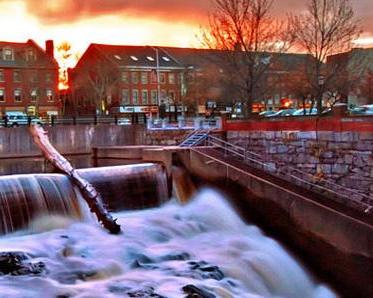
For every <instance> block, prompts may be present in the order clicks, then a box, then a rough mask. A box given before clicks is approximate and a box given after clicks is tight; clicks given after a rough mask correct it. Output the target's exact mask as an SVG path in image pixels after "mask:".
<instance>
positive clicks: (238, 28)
mask: <svg viewBox="0 0 373 298" xmlns="http://www.w3.org/2000/svg"><path fill="white" fill-rule="evenodd" d="M214 2H215V5H216V9H215V11H214V13H213V14H212V15H211V16H210V21H209V26H208V28H207V29H205V30H204V31H203V32H202V42H203V44H204V45H205V46H207V47H209V48H210V49H218V50H222V51H224V52H225V53H224V55H219V56H218V59H219V60H220V61H219V63H221V66H222V68H223V69H224V71H225V73H226V74H229V76H227V79H229V81H230V84H231V85H232V87H234V89H235V90H236V96H237V97H238V98H239V99H240V100H241V101H242V102H243V103H244V104H245V105H246V106H247V108H246V109H244V110H245V111H247V112H248V115H250V114H251V112H252V103H253V101H254V100H255V99H257V96H259V94H263V93H265V92H263V88H265V86H263V80H262V79H263V77H264V76H265V75H266V72H268V70H269V69H270V67H271V65H272V64H273V62H274V61H275V60H276V59H277V58H278V54H279V53H283V52H285V51H286V50H287V49H288V48H289V45H290V44H291V41H292V37H291V35H289V34H288V33H289V30H287V29H288V27H287V25H286V22H285V21H279V20H275V19H273V18H272V17H271V15H270V10H271V7H272V3H273V0H214ZM259 89H261V90H259ZM259 91H260V92H259Z"/></svg>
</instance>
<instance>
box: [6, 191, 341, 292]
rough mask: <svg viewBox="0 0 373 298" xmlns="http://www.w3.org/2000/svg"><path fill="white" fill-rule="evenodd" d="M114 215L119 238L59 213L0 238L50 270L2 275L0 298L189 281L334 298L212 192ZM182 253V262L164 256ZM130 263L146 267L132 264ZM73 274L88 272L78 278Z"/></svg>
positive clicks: (163, 287)
mask: <svg viewBox="0 0 373 298" xmlns="http://www.w3.org/2000/svg"><path fill="white" fill-rule="evenodd" d="M114 216H117V217H119V222H120V224H121V225H122V227H123V233H122V234H121V235H119V236H115V235H109V234H108V233H107V232H106V231H105V230H103V229H102V228H101V227H99V226H98V225H97V224H95V223H92V222H91V223H81V222H80V223H78V222H76V221H75V222H71V221H69V220H66V219H64V218H60V217H58V218H45V219H43V220H39V221H38V222H37V223H34V224H33V225H32V228H30V229H29V230H28V231H26V232H27V233H29V232H30V231H37V232H39V233H37V234H36V233H35V234H31V235H19V234H18V235H8V236H4V237H2V238H0V251H25V252H28V253H29V254H31V255H33V256H34V257H35V259H33V261H35V262H44V263H45V264H46V268H47V270H48V271H47V272H46V273H44V274H41V275H40V276H37V275H35V276H0V297H1V298H2V297H4V298H5V297H6V298H12V297H17V298H19V297H27V298H31V297H38V298H39V297H56V296H58V295H66V296H69V297H90V298H93V297H105V298H106V297H129V296H127V295H126V294H125V293H126V291H128V290H129V288H130V289H132V290H136V289H142V288H146V287H153V288H154V293H157V294H159V295H162V296H165V297H185V296H186V294H185V293H184V292H183V291H182V287H183V286H185V285H188V284H193V285H195V286H197V287H199V288H203V289H204V290H207V291H209V292H211V293H214V295H215V296H216V297H243V298H244V297H294V298H299V297H301V298H307V297H335V295H334V294H333V293H332V292H331V291H330V290H329V289H328V288H327V287H325V286H323V285H320V284H316V283H314V282H313V281H312V280H311V279H310V277H308V276H307V274H306V273H305V271H304V270H303V269H302V268H301V266H300V265H298V264H297V262H296V261H295V260H294V259H293V258H292V257H290V256H289V254H288V253H286V252H285V251H284V249H283V248H282V247H281V246H280V245H279V244H278V243H277V242H275V241H274V240H272V239H270V238H268V237H265V236H264V235H263V234H262V233H261V231H260V230H259V229H258V228H257V227H255V226H249V225H246V224H244V223H243V222H242V221H241V220H240V219H239V218H238V216H237V215H236V214H235V213H234V211H233V210H232V209H231V208H230V207H229V206H228V205H227V204H226V203H225V201H224V200H223V199H222V198H221V197H220V195H219V194H217V193H216V192H213V191H211V190H205V191H203V192H202V193H200V194H199V195H198V196H197V198H196V199H195V200H194V201H193V202H191V203H190V204H189V205H187V206H184V207H182V206H179V205H178V204H177V203H175V202H171V203H168V204H167V205H165V206H163V207H161V208H158V209H152V210H145V211H139V212H122V213H117V214H114ZM50 228H53V230H50V231H44V232H42V233H40V230H48V229H50ZM182 253H183V254H184V256H185V258H186V260H167V258H166V257H165V256H170V255H173V256H175V255H176V254H182ZM145 256H146V257H147V258H146V257H145ZM168 259H170V258H168ZM174 259H175V258H174ZM135 260H138V261H139V262H140V263H146V264H145V265H144V266H145V267H146V268H141V267H140V268H134V267H136V266H134V262H135ZM202 260H203V261H206V262H208V263H209V264H211V265H213V266H218V267H219V268H220V270H221V271H222V272H223V273H224V276H225V277H224V278H223V279H221V280H216V279H212V278H210V279H202V278H201V276H200V274H198V272H196V271H193V270H192V269H191V268H190V265H189V263H188V262H190V261H197V262H199V261H202ZM76 272H80V273H82V272H85V273H86V275H85V277H83V278H80V279H77V278H74V276H76ZM80 276H82V275H80ZM136 297H140V296H136Z"/></svg>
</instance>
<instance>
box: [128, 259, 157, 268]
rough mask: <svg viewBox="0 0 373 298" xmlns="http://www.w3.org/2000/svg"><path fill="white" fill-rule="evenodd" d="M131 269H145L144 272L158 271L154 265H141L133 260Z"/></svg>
mask: <svg viewBox="0 0 373 298" xmlns="http://www.w3.org/2000/svg"><path fill="white" fill-rule="evenodd" d="M131 268H132V269H136V268H143V269H146V270H154V269H158V268H159V266H157V265H154V264H143V263H141V262H140V261H139V260H135V261H133V263H132V264H131Z"/></svg>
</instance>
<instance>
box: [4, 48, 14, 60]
mask: <svg viewBox="0 0 373 298" xmlns="http://www.w3.org/2000/svg"><path fill="white" fill-rule="evenodd" d="M3 60H6V61H13V60H14V53H13V49H9V48H5V49H4V50H3Z"/></svg>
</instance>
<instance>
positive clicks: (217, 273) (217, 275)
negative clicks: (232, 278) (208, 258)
mask: <svg viewBox="0 0 373 298" xmlns="http://www.w3.org/2000/svg"><path fill="white" fill-rule="evenodd" d="M188 264H189V266H190V269H191V270H193V271H195V272H198V273H199V274H200V275H201V277H202V278H203V279H208V278H212V279H216V280H222V279H223V278H224V273H223V272H222V271H221V270H220V269H219V267H218V266H213V265H211V264H209V263H207V262H205V261H200V262H196V261H190V262H188Z"/></svg>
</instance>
